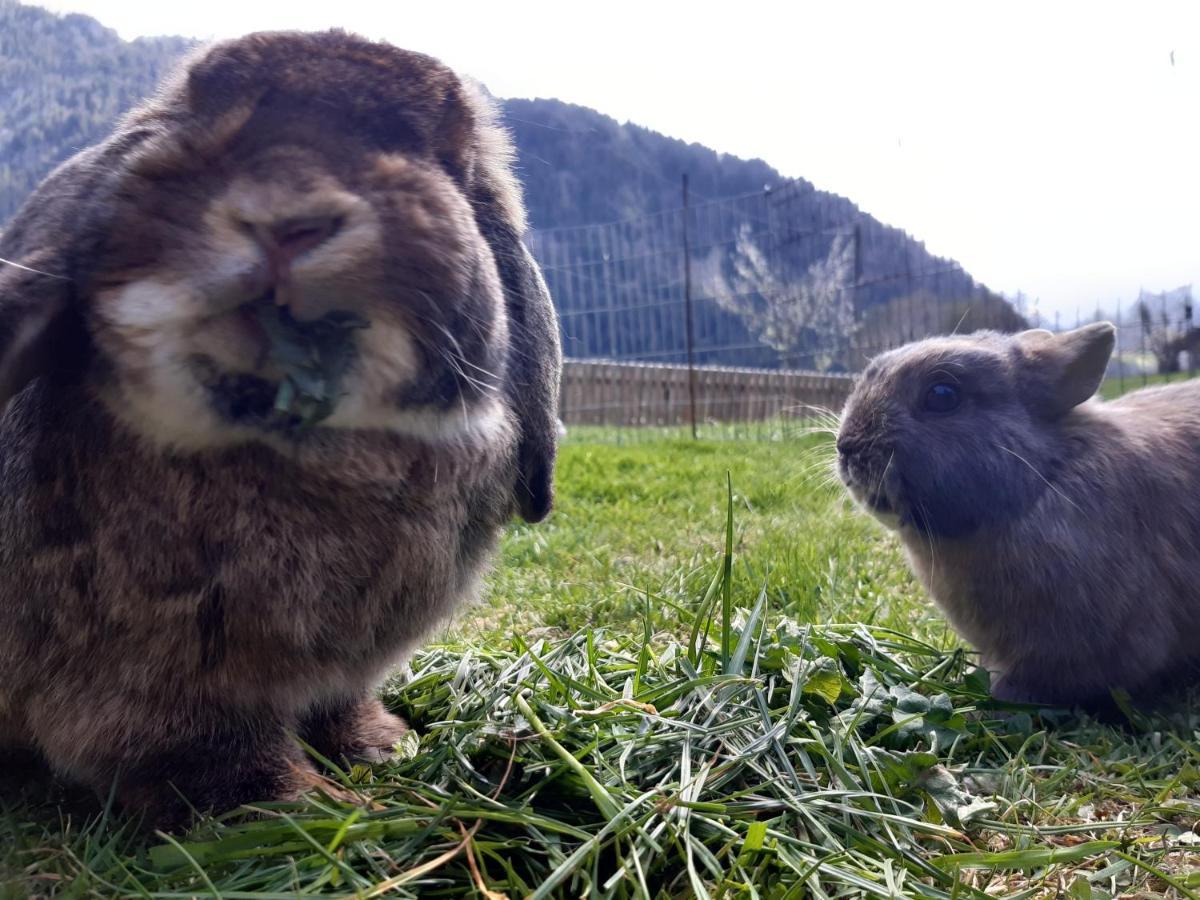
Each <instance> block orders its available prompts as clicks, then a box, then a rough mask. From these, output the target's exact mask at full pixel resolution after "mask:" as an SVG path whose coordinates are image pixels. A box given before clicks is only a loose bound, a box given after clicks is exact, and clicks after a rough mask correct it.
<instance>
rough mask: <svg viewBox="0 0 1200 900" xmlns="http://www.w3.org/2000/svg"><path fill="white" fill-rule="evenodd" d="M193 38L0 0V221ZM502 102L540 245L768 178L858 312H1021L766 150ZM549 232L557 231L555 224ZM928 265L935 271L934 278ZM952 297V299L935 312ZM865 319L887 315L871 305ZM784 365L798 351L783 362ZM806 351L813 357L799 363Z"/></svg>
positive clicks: (810, 250) (732, 239)
mask: <svg viewBox="0 0 1200 900" xmlns="http://www.w3.org/2000/svg"><path fill="white" fill-rule="evenodd" d="M192 43H193V42H191V41H189V40H186V39H183V38H174V37H163V38H150V39H139V40H136V41H128V42H127V41H123V40H122V39H121V38H120V37H119V36H118V35H117V34H116V32H114V31H112V30H111V29H108V28H106V27H104V26H103V25H101V24H100V23H99V22H97V21H96V20H95V19H92V18H90V17H88V16H83V15H66V16H59V15H56V14H54V13H51V12H48V11H46V10H44V9H41V8H39V7H33V6H25V5H22V4H20V3H17V2H15V0H0V226H2V223H3V222H4V221H5V220H7V219H8V218H9V217H10V216H11V215H12V214H13V213H14V212H15V211H16V209H17V208H18V206H19V205H20V203H21V202H22V201H23V199H24V198H25V196H26V195H27V194H28V193H29V192H30V191H31V190H32V189H33V188H34V187H35V186H36V185H37V183H38V181H39V180H40V179H41V178H42V177H44V176H45V175H46V174H47V173H48V172H49V171H50V170H51V169H52V168H53V167H54V166H55V165H57V164H58V163H59V162H61V161H63V160H64V159H66V158H67V157H69V156H70V155H71V154H73V153H74V152H76V151H77V150H79V149H80V148H83V147H86V146H88V145H90V144H93V143H95V142H97V141H99V140H101V139H103V138H104V137H105V136H106V135H107V133H108V132H109V131H110V129H111V128H112V126H113V124H114V123H115V121H116V119H117V117H118V116H119V115H120V114H121V113H122V112H123V111H124V110H126V109H127V108H129V107H130V106H132V105H133V104H135V103H136V102H137V101H138V100H140V99H141V98H142V97H144V96H146V95H147V94H148V93H150V92H151V91H152V90H153V89H154V87H155V85H156V84H157V83H158V81H159V80H160V79H161V78H162V76H163V75H164V74H165V73H167V72H168V71H169V70H170V69H171V67H172V66H173V64H174V63H175V61H176V60H177V59H178V57H179V56H180V55H181V54H182V53H183V52H185V51H186V49H187V48H188V47H189V46H191V45H192ZM502 102H503V111H504V116H505V121H506V123H507V125H508V126H509V127H510V128H511V130H512V132H513V135H514V137H515V139H516V145H517V152H518V166H519V173H520V175H521V178H522V180H523V182H524V187H525V195H526V202H527V205H528V208H529V215H530V222H531V224H532V225H533V227H534V228H535V229H537V230H538V231H539V232H542V233H546V232H552V233H553V234H552V235H551V236H550V237H547V238H546V239H545V240H542V241H541V243H538V242H537V241H535V247H539V246H540V247H542V248H548V249H552V250H553V252H555V253H556V254H557V255H558V258H560V259H565V260H568V261H569V262H570V261H573V264H577V265H581V266H589V265H591V264H592V263H591V256H590V255H589V254H591V253H592V252H593V251H592V249H590V246H591V243H590V242H592V238H590V237H585V234H586V232H584V233H580V234H575V235H572V233H571V232H570V229H572V228H575V227H577V226H585V225H593V224H597V223H612V222H621V221H627V220H636V219H638V218H639V217H645V216H650V215H652V214H657V213H663V212H666V211H671V210H677V209H678V207H679V206H680V202H681V200H680V176H681V174H682V173H684V172H686V173H688V176H689V179H690V186H691V192H692V196H693V201H694V202H697V203H699V202H703V201H706V200H713V199H716V198H726V197H735V196H745V195H751V194H755V193H756V192H757V193H762V192H764V191H766V190H768V189H770V190H773V191H776V195H786V197H787V198H788V199H789V202H788V203H787V204H786V209H785V210H784V215H785V218H786V222H784V223H783V227H784V231H787V230H788V229H790V230H793V231H794V230H796V229H798V228H799V229H803V231H804V233H805V234H824V233H826V232H827V233H829V234H830V235H833V234H835V233H836V234H849V233H853V236H854V237H853V252H854V260H853V265H852V266H851V267H850V269H852V270H853V271H852V272H850V270H849V269H847V272H849V274H846V273H843V276H844V277H845V278H849V277H853V278H854V279H856V281H858V282H863V283H865V284H866V285H867V287H866V288H863V289H860V288H857V287H855V289H854V290H853V304H852V306H853V309H852V310H851V314H852V315H851V318H854V317H858V318H859V319H861V320H862V321H863V322H867V320H868V319H870V318H871V315H868V314H869V313H870V312H871V310H872V309H874V308H881V307H883V306H887V305H889V304H894V303H896V302H898V301H900V300H902V299H905V298H909V297H911V296H912V295H913V294H914V292H918V291H919V292H922V296H925V295H928V297H930V298H932V300H933V301H935V302H936V303H937V304H938V307H939V320H940V319H944V318H947V317H949V316H953V317H957V316H958V315H959V314H958V313H957V312H955V310H956V309H958V308H960V307H961V306H962V304H964V303H969V304H972V305H973V306H975V307H981V306H982V307H986V308H987V309H988V310H990V312H989V313H988V316H986V317H985V319H987V321H982V322H979V323H977V324H1001V325H1004V324H1005V323H1009V322H1010V320H1011V321H1015V320H1016V319H1018V318H1019V317H1014V315H1013V313H1012V310H1011V308H1010V307H1009V306H1008V304H1007V303H1006V302H1005V301H1003V300H1002V299H1001V298H999V297H998V296H996V295H994V294H991V293H990V292H988V291H986V289H984V288H983V287H982V286H980V285H978V284H977V283H976V282H975V281H974V280H973V279H971V277H970V276H969V275H967V274H966V273H965V272H963V271H962V270H961V269H960V268H959V267H957V266H956V265H955V264H954V263H953V262H952V261H949V260H944V259H939V258H937V257H934V256H932V255H931V254H929V253H928V252H927V251H926V250H925V248H924V246H923V245H922V244H920V243H919V242H917V241H915V240H913V239H912V238H911V237H909V236H908V235H907V234H905V233H904V232H902V231H900V230H899V229H895V228H891V227H888V226H885V225H883V224H881V223H880V222H878V221H877V220H875V219H874V218H872V217H871V216H869V215H867V214H865V213H863V212H862V211H861V210H859V209H858V208H857V207H856V206H855V205H854V204H853V203H851V202H850V201H849V200H847V199H845V198H843V197H839V196H836V195H834V194H829V193H826V192H822V191H819V190H817V189H816V188H815V187H814V186H813V185H811V184H809V183H807V182H804V181H789V180H786V179H784V178H783V177H782V176H781V175H780V174H779V172H777V171H776V170H775V169H773V168H772V167H771V166H770V165H768V164H767V163H765V162H763V161H762V160H744V159H739V158H736V157H733V156H729V155H726V154H721V153H717V152H716V151H714V150H711V149H709V148H707V147H704V146H701V145H699V144H688V143H686V142H684V141H680V140H675V139H673V138H669V137H665V136H664V135H661V134H658V133H657V132H654V131H651V130H649V129H647V128H643V127H640V126H637V125H633V124H621V123H618V122H617V121H616V120H614V119H612V118H610V117H609V116H605V115H603V114H601V113H599V112H596V111H594V110H591V109H587V108H584V107H581V106H575V105H572V104H569V103H564V102H562V101H559V100H546V99H538V100H522V99H512V100H506V101H502ZM781 189H782V190H781ZM779 209H784V205H780V206H779ZM721 227H722V228H725V229H726V231H727V233H725V234H722V235H718V236H717V238H716V239H718V240H720V241H725V242H726V243H728V244H729V245H730V246H731V247H732V246H734V245H735V244H738V243H739V242H740V243H741V244H742V245H743V246H741V247H740V249H739V252H742V253H750V254H752V255H753V254H754V253H760V252H762V251H763V249H764V246H765V245H764V244H763V238H762V237H761V236H760V237H757V238H754V240H750V238H749V237H748V236H747V235H748V232H747V227H748V225H747V221H745V220H743V219H739V218H738V217H737V216H736V215H735V216H732V217H731V218H730V219H729V221H727V222H723V223H722V225H721ZM558 229H564V231H562V232H561V233H557V230H558ZM781 233H783V232H781ZM535 237H537V235H535ZM768 238H770V236H769V235H768ZM747 241H749V243H747ZM754 241H757V243H755V242H754ZM839 241H840V242H839ZM779 243H780V242H779V241H778V240H775V241H774V244H779ZM846 252H847V245H846V243H845V241H842V240H841V239H840V238H838V239H834V238H832V237H831V238H830V240H829V241H825V242H821V241H817V242H813V241H804V242H800V243H797V244H796V246H795V247H790V248H787V249H785V250H784V251H779V250H778V249H776V250H774V251H773V253H772V254H770V255H771V260H772V261H771V266H773V267H774V268H773V269H772V271H771V272H770V273H766V274H765V275H764V273H761V272H760V273H759V276H760V277H759V281H761V282H762V283H763V284H766V283H770V284H772V285H774V284H778V283H780V281H781V279H784V280H790V279H792V278H793V277H794V276H795V275H796V273H800V274H801V275H803V274H804V273H806V272H808V271H810V270H811V269H812V267H813V266H818V267H821V266H824V267H825V268H826V269H830V268H831V267H832V269H838V266H834V265H832V263H829V265H827V264H826V263H827V261H828V260H833V259H834V257H838V259H841V258H842V257H843V256H845V254H846ZM846 259H849V257H848V256H847V257H846ZM834 261H836V260H834ZM703 263H704V265H705V266H706V267H707V270H706V271H707V273H708V275H709V276H711V279H713V280H712V283H711V285H709V286H710V287H713V290H714V291H716V290H717V289H718V288H720V289H722V290H727V291H728V290H732V288H729V284H730V280H729V279H730V278H731V277H732V275H731V273H732V272H733V269H735V268H737V265H738V263H737V260H733V261H730V260H724V261H723V260H717V259H714V258H712V257H711V254H710V256H709V257H708V258H706V259H705V260H703ZM672 265H674V263H672ZM743 268H744V267H743ZM664 271H665V270H664ZM672 271H673V270H672ZM905 273H907V277H905ZM914 273H915V275H914ZM928 273H933V275H932V276H929V277H927V275H928ZM767 276H769V277H767ZM656 277H657V276H656ZM664 277H665V276H664ZM914 278H915V279H917V280H914ZM552 280H553V279H552ZM559 282H560V284H559V288H558V290H557V291H556V302H558V303H559V305H560V310H562V311H566V312H570V311H571V310H573V309H574V310H578V309H580V308H582V307H584V306H586V305H587V304H588V303H590V302H591V301H589V300H587V299H586V298H582V297H580V296H573V295H572V293H571V288H570V286H569V284H568V283H567V282H566V281H564V280H563V279H559ZM739 284H740V283H739ZM741 288H744V289H745V290H744V291H743V293H744V292H745V291H749V292H750V293H752V294H756V296H757V294H758V293H762V292H763V291H765V290H766V289H765V288H763V287H762V286H761V284H758V283H757V282H756V283H754V284H749V286H748V287H747V286H746V285H744V284H743V285H741ZM624 289H627V290H628V292H630V296H631V297H632V296H634V295H635V294H641V293H644V292H645V285H644V284H641V285H639V284H635V283H632V282H628V283H627V284H625V286H624ZM735 293H736V292H735ZM843 293H845V291H843ZM760 300H761V298H759V300H755V301H754V302H749V303H747V302H744V298H743V300H736V299H735V300H729V301H728V302H723V303H715V304H713V305H712V309H711V310H709V311H708V312H705V313H704V315H708V316H711V317H714V318H713V322H712V323H709V324H710V325H711V327H710V328H709V332H711V333H713V334H718V333H720V334H724V333H726V332H728V333H730V334H733V333H734V332H736V333H737V340H738V341H739V342H741V343H745V342H746V341H748V340H749V341H754V340H760V341H761V340H767V338H765V337H764V336H763V335H764V334H766V332H765V331H764V328H766V329H767V331H771V330H772V329H774V331H772V333H776V334H777V333H779V332H780V329H779V328H778V327H777V326H778V323H777V322H776V324H775V325H771V326H770V327H769V328H768V327H767V326H765V325H763V324H762V321H759V322H757V324H756V321H755V319H754V314H753V313H754V310H755V309H756V308H757V307H758V306H761V305H762V303H761V302H760ZM610 302H611V298H610ZM672 302H673V301H672ZM909 302H912V301H911V300H910V301H909ZM810 305H811V304H810ZM947 305H949V307H948V308H949V310H950V311H949V312H948V313H945V314H944V315H942V313H943V312H944V311H945V309H946V308H947ZM776 318H778V317H776ZM759 319H762V316H759ZM874 319H876V320H879V321H882V322H887V321H891V320H889V319H888V318H887V317H885V316H880V315H878V314H875V315H874ZM993 319H994V320H995V322H993V321H992V320H993ZM718 320H719V321H718ZM734 320H737V321H734ZM763 321H765V320H763ZM911 321H913V318H912V317H911V316H910V322H911ZM631 323H632V320H631ZM739 323H740V324H739ZM607 327H609V328H610V329H611V328H612V327H617V326H614V325H612V324H610V325H609V326H607ZM621 327H624V326H621ZM628 327H631V328H632V327H635V326H634V325H633V324H630V325H629V326H628ZM856 327H857V326H856ZM873 327H876V330H878V328H879V327H880V326H879V324H878V322H877V323H876V326H873ZM937 327H942V326H941V325H938V326H937ZM806 328H807V326H806V325H805V324H804V323H803V322H801V323H791V325H790V326H789V327H788V328H785V329H783V330H784V331H786V332H787V333H788V334H789V335H792V337H791V338H788V340H792V339H793V338H794V339H795V340H800V338H799V337H796V336H797V335H801V333H807V332H806ZM889 328H890V326H889ZM811 330H812V329H808V331H811ZM893 332H894V333H893ZM914 336H920V335H919V334H917V332H916V331H914V330H913V329H912V328H911V327H910V328H909V329H908V330H907V331H903V332H901V331H897V330H896V329H894V328H892V329H891V331H889V336H888V337H887V340H889V341H896V340H899V339H901V338H911V337H914ZM624 337H625V340H624V341H623V343H622V346H624V347H625V348H626V352H625V353H624V355H625V356H628V357H630V358H662V359H667V357H666V356H663V355H662V353H661V351H659V350H652V348H651V347H650V344H648V343H647V342H646V341H644V340H641V338H640V337H639V335H637V334H633V333H630V334H626V335H625V336H624ZM804 340H806V341H808V343H812V341H813V340H814V338H813V336H812V334H808V336H807V337H805V338H804ZM617 343H618V342H617V341H616V340H615V339H614V335H613V334H612V333H611V332H610V333H608V334H607V335H606V336H604V337H603V338H600V337H597V338H596V340H595V341H593V340H592V339H591V338H589V337H586V336H585V337H579V336H576V337H574V338H573V340H572V341H571V342H570V343H569V347H570V349H571V350H572V351H573V352H575V353H577V354H578V355H600V354H603V353H604V352H605V349H606V348H610V349H611V348H612V347H614V346H617ZM768 343H769V341H768ZM776 343H779V340H776ZM775 349H776V350H779V349H780V348H778V347H776V348H775ZM790 349H792V350H794V349H795V348H794V347H793V348H790ZM710 350H711V352H710V353H709V354H708V355H707V356H705V357H703V359H704V360H706V361H710V362H723V363H731V364H762V365H780V364H785V363H783V362H781V361H780V359H783V358H782V357H781V358H776V357H775V356H772V355H771V354H770V353H767V354H765V355H764V354H761V353H750V354H748V355H747V354H746V353H741V352H740V351H739V352H738V353H731V352H725V351H724V350H722V349H721V348H720V347H718V346H717V345H716V344H714V345H713V347H711V348H710ZM793 356H794V354H793ZM672 358H674V357H672ZM791 363H796V360H795V359H794V358H793V359H791ZM801 363H803V364H811V363H806V362H805V361H804V360H801Z"/></svg>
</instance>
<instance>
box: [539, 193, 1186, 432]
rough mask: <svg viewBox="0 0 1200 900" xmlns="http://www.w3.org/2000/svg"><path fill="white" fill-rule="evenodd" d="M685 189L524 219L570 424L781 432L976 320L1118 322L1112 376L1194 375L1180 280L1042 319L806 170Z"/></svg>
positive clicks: (1011, 324) (1004, 327)
mask: <svg viewBox="0 0 1200 900" xmlns="http://www.w3.org/2000/svg"><path fill="white" fill-rule="evenodd" d="M681 201H683V202H681V206H680V207H679V208H677V209H671V210H666V211H663V212H658V213H654V214H651V215H644V216H639V217H637V218H632V219H629V220H627V221H621V222H614V223H608V224H601V225H591V226H574V227H568V228H553V229H543V230H537V231H534V232H531V234H530V236H529V245H530V249H531V251H532V252H533V254H534V256H535V257H536V258H537V260H538V261H539V263H540V265H541V267H542V271H543V274H544V275H545V278H546V282H547V285H548V286H549V288H550V291H551V294H552V296H553V297H554V300H555V304H556V306H557V308H558V313H559V321H560V327H561V330H562V341H563V350H564V354H565V356H566V357H567V360H568V362H567V369H568V374H567V376H566V377H565V379H564V393H563V404H562V415H563V419H564V421H565V422H566V424H567V425H568V426H571V425H586V426H601V427H614V428H647V427H666V428H671V427H681V426H684V425H688V426H689V427H690V425H691V419H692V415H693V410H694V414H695V417H696V427H697V428H698V429H704V428H707V429H708V430H709V431H711V432H712V433H720V434H737V433H739V429H738V428H736V427H734V428H731V427H730V426H731V425H736V424H737V423H747V422H756V423H760V424H759V425H757V426H755V427H754V428H753V429H750V431H752V432H754V433H763V434H773V435H778V434H784V433H786V432H787V430H788V428H787V426H786V423H788V422H791V421H793V420H796V419H803V418H808V417H811V416H813V415H814V414H815V413H816V412H817V411H818V410H821V409H828V410H833V411H836V410H837V409H838V408H839V407H840V403H841V402H842V401H844V396H845V393H846V392H848V390H849V384H850V378H849V377H848V376H852V375H853V374H854V373H855V372H858V371H860V370H861V369H862V368H863V366H864V365H865V364H866V362H867V361H868V360H869V359H870V358H871V357H873V356H875V355H877V354H879V353H881V352H884V351H886V350H889V349H892V348H894V347H897V346H900V345H902V344H905V343H908V342H911V341H914V340H919V339H921V338H925V337H929V336H932V335H937V334H949V333H954V332H959V333H964V332H971V331H976V330H980V329H985V328H987V329H996V330H1001V331H1016V330H1019V329H1021V328H1025V327H1031V326H1036V327H1048V328H1051V329H1060V330H1061V329H1065V328H1068V327H1074V326H1075V325H1079V324H1084V323H1085V322H1087V321H1092V320H1095V319H1097V318H1105V319H1108V320H1110V321H1116V322H1117V324H1118V325H1119V327H1120V332H1119V344H1118V351H1117V353H1116V354H1115V355H1114V360H1113V364H1112V369H1111V372H1110V374H1111V375H1112V377H1113V379H1114V384H1119V385H1120V389H1122V390H1124V389H1126V388H1127V387H1129V386H1130V384H1133V385H1135V386H1136V384H1137V383H1138V382H1139V381H1140V382H1141V383H1149V382H1150V381H1151V380H1152V379H1154V378H1156V377H1158V376H1160V375H1163V374H1168V373H1180V374H1181V375H1182V374H1190V373H1191V372H1192V370H1193V367H1194V358H1195V355H1196V353H1197V351H1198V350H1200V332H1198V331H1197V329H1196V328H1195V327H1194V324H1193V320H1192V299H1191V289H1190V287H1185V288H1180V289H1178V290H1176V291H1172V292H1167V293H1164V294H1155V295H1147V294H1144V295H1143V296H1141V297H1139V298H1138V301H1137V302H1136V303H1135V304H1131V305H1130V306H1129V307H1128V308H1127V309H1126V310H1125V311H1124V313H1123V312H1122V310H1121V309H1120V307H1119V306H1118V307H1116V308H1115V309H1109V310H1108V311H1106V312H1105V311H1101V310H1099V309H1097V310H1096V311H1094V312H1090V313H1087V314H1085V313H1083V312H1080V313H1077V314H1076V315H1075V316H1074V317H1073V320H1071V321H1067V320H1065V319H1064V317H1062V316H1058V317H1056V318H1055V319H1054V320H1053V321H1047V320H1046V319H1044V318H1042V317H1039V316H1037V315H1035V314H1030V313H1028V312H1027V311H1025V310H1023V309H1018V308H1016V307H1015V306H1014V305H1013V304H1012V303H1010V302H1009V301H1008V300H1006V299H1005V298H1003V297H1002V296H1000V295H998V294H995V293H993V292H991V291H989V290H988V289H986V288H985V287H983V286H982V285H980V284H978V283H977V282H975V281H974V280H973V279H972V278H971V277H970V276H969V275H968V274H967V273H966V272H964V271H963V269H962V268H961V267H960V266H959V265H958V264H956V263H954V262H953V261H951V260H946V259H941V258H938V257H935V256H933V255H931V254H929V253H928V252H927V251H926V250H925V248H924V246H923V245H922V244H920V243H919V242H917V241H914V240H912V239H910V238H909V237H908V236H907V235H905V234H904V233H903V232H900V231H899V230H897V229H893V228H889V227H887V226H884V225H881V224H880V223H878V222H875V221H874V220H870V219H867V218H865V217H862V216H861V215H859V214H858V212H857V210H856V209H855V208H854V207H853V206H851V205H850V204H849V203H847V202H846V201H845V200H842V199H841V198H837V197H831V196H830V195H825V194H821V193H820V192H817V191H815V190H814V189H813V188H812V186H811V185H808V184H807V183H804V182H790V183H785V184H784V185H782V186H778V187H774V188H771V189H769V190H763V191H760V192H757V193H754V194H749V195H744V196H740V197H733V198H729V199H724V200H710V201H704V202H700V203H687V202H686V187H685V188H684V195H683V196H682V197H681ZM830 222H833V223H835V224H833V225H831V224H829V223H830ZM689 307H690V309H689ZM689 313H690V318H691V323H690V328H689ZM601 363H602V365H601ZM689 363H691V364H692V368H691V369H690V370H689V368H688V366H689ZM773 373H774V374H775V375H780V376H781V375H783V374H784V373H805V377H794V378H788V377H768V376H771V375H772V374H773ZM770 422H783V423H785V425H783V426H780V427H778V428H775V427H767V426H766V425H763V424H762V423H770ZM741 430H743V431H744V430H746V429H741Z"/></svg>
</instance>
